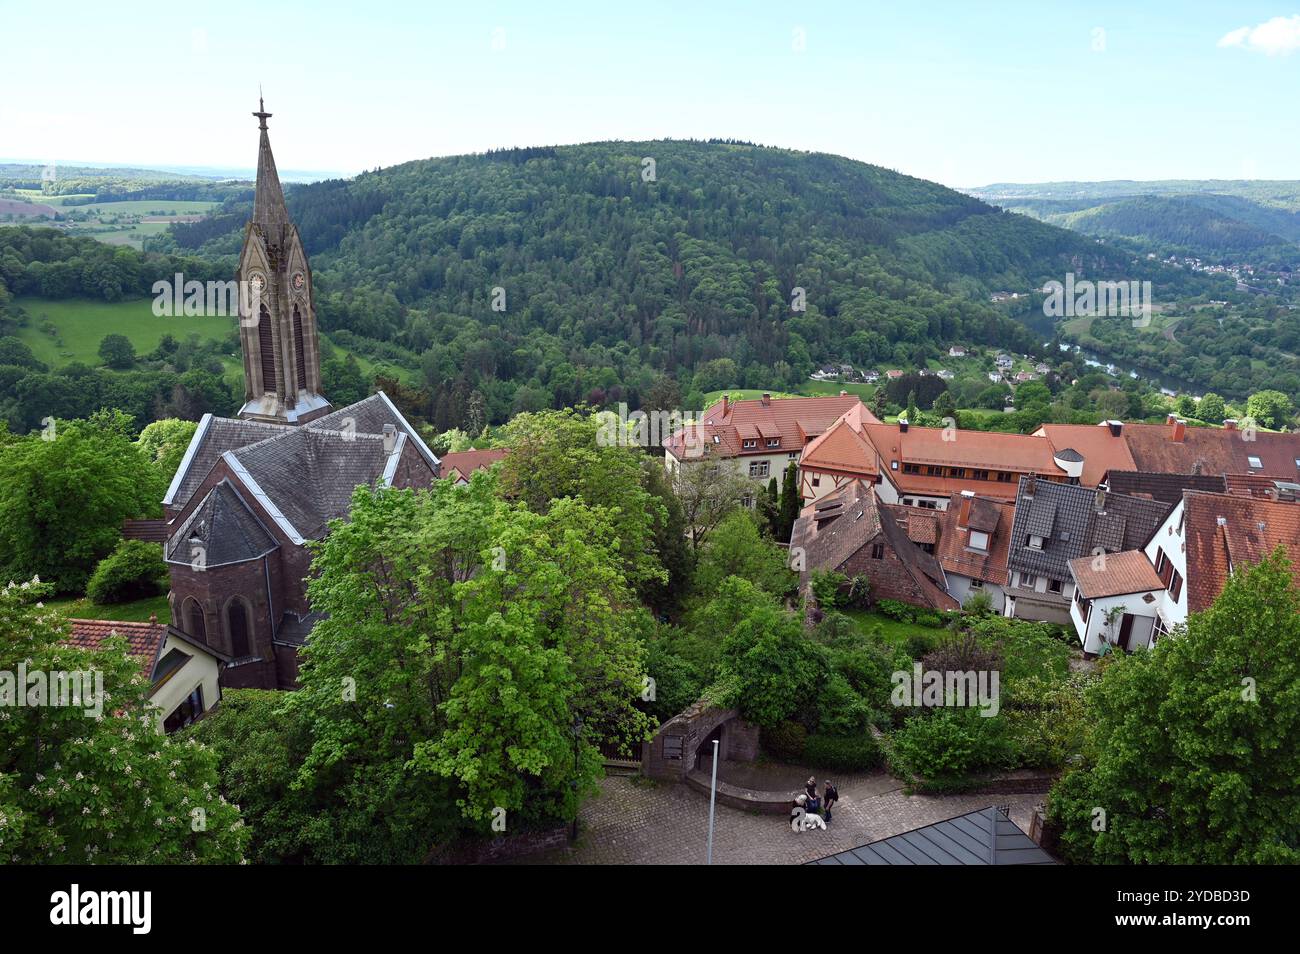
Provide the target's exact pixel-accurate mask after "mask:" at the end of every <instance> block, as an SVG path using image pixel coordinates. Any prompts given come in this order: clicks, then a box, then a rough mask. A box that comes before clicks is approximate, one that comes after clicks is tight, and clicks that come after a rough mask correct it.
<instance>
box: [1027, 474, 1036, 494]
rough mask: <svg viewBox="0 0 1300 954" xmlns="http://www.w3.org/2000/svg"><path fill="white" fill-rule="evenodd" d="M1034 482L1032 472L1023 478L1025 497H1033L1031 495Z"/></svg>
mask: <svg viewBox="0 0 1300 954" xmlns="http://www.w3.org/2000/svg"><path fill="white" fill-rule="evenodd" d="M1034 483H1035V481H1034V475H1033V474H1030V475H1029V476H1028V477H1026V478H1025V496H1026V497H1033V496H1034Z"/></svg>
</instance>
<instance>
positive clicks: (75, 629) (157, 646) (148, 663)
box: [64, 619, 167, 679]
mask: <svg viewBox="0 0 1300 954" xmlns="http://www.w3.org/2000/svg"><path fill="white" fill-rule="evenodd" d="M68 623H69V625H70V626H71V627H72V629H71V631H70V632H69V634H68V637H67V639H66V640H64V642H66V643H67V644H68V645H69V646H76V647H78V648H80V649H98V648H99V647H100V644H101V643H102V642H103V641H104V640H105V639H107V638H108V637H109V636H111V635H114V634H116V635H118V636H121V637H122V638H123V639H125V640H126V643H127V652H129V653H130V654H131V655H132V656H134V657H135V658H136V659H138V660H139V661H140V666H141V668H142V669H143V670H144V675H145V678H146V679H147V678H149V677H150V676H151V674H152V673H153V667H154V663H155V662H157V660H158V653H159V652H160V651H161V650H162V646H163V643H164V642H165V641H166V639H167V625H166V624H165V623H125V622H120V621H117V620H102V619H69V620H68Z"/></svg>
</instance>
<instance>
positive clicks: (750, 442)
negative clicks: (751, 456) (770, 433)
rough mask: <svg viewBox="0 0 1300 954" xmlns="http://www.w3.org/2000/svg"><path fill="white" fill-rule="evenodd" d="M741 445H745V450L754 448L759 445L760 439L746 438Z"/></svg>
mask: <svg viewBox="0 0 1300 954" xmlns="http://www.w3.org/2000/svg"><path fill="white" fill-rule="evenodd" d="M740 446H741V447H743V448H744V449H745V450H753V449H754V448H755V447H757V446H758V441H756V440H750V439H746V440H744V441H743V442H742V443H741V445H740Z"/></svg>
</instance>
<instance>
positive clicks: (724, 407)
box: [722, 394, 731, 417]
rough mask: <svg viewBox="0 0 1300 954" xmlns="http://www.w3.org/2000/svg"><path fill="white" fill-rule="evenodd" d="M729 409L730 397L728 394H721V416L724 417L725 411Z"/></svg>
mask: <svg viewBox="0 0 1300 954" xmlns="http://www.w3.org/2000/svg"><path fill="white" fill-rule="evenodd" d="M730 410H731V397H730V396H729V395H726V394H724V395H722V416H723V417H726V416H727V412H728V411H730Z"/></svg>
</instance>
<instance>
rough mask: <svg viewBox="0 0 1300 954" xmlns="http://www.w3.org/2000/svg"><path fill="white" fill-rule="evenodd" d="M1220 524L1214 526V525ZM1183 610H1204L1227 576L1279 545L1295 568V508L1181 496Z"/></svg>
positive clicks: (1299, 532)
mask: <svg viewBox="0 0 1300 954" xmlns="http://www.w3.org/2000/svg"><path fill="white" fill-rule="evenodd" d="M1220 518H1222V519H1223V521H1224V522H1223V524H1222V525H1220V524H1219V519H1220ZM1183 539H1184V542H1185V544H1186V547H1187V582H1186V586H1187V609H1188V610H1189V611H1190V612H1193V613H1197V612H1201V611H1202V610H1205V609H1208V608H1209V606H1210V604H1211V603H1213V602H1214V601H1215V599H1217V598H1218V596H1219V594H1220V593H1221V592H1223V587H1224V584H1226V583H1227V581H1228V575H1229V573H1230V572H1231V571H1233V570H1234V569H1236V570H1239V569H1241V568H1242V567H1243V566H1245V565H1246V564H1249V563H1258V562H1259V561H1260V560H1262V559H1263V558H1264V557H1265V556H1267V555H1268V554H1270V553H1272V552H1273V550H1274V549H1275V548H1276V547H1278V546H1279V545H1281V546H1282V547H1284V548H1285V549H1286V553H1287V556H1288V557H1289V558H1290V560H1291V562H1292V565H1293V566H1300V505H1297V504H1295V503H1289V502H1278V501H1272V500H1261V499H1258V498H1255V497H1242V496H1235V495H1231V494H1204V493H1195V492H1192V491H1189V492H1187V493H1186V494H1184V495H1183Z"/></svg>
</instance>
